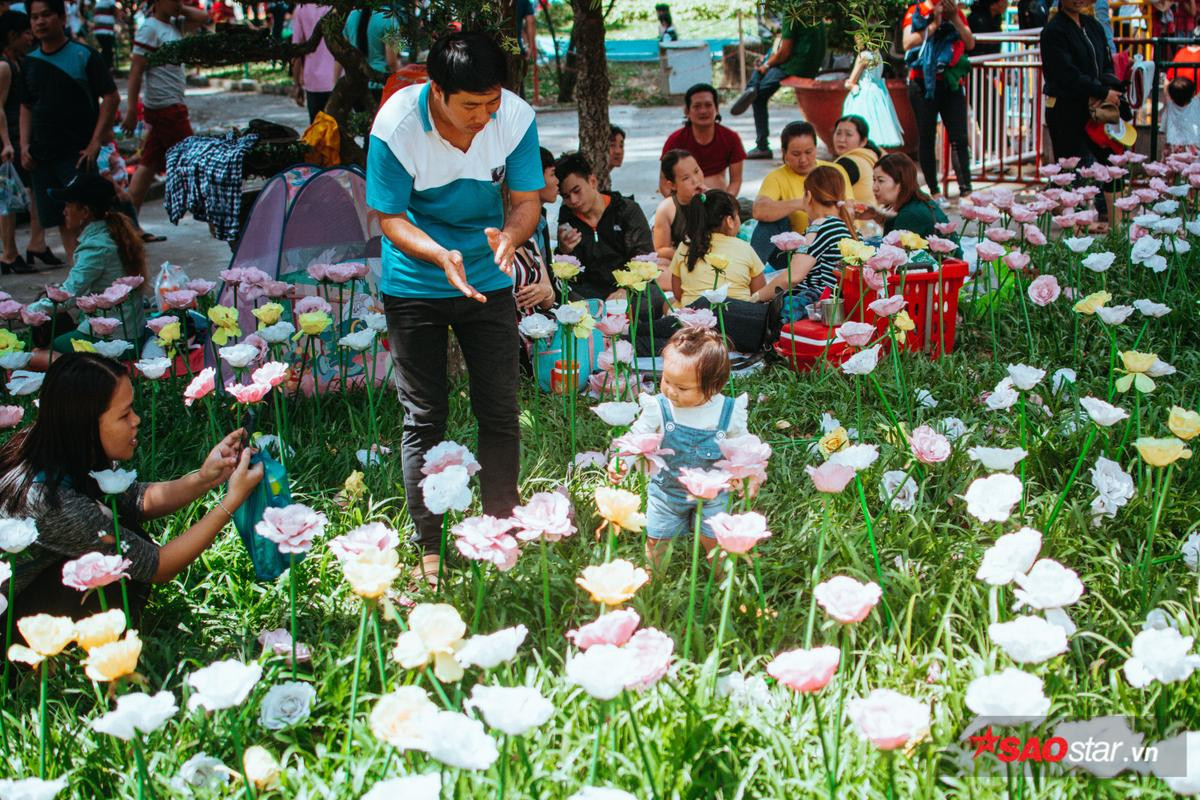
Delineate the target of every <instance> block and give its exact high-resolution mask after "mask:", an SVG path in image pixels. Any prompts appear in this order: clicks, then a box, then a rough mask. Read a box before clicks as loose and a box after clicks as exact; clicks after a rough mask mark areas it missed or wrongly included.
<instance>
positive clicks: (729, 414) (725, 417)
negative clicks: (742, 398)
mask: <svg viewBox="0 0 1200 800" xmlns="http://www.w3.org/2000/svg"><path fill="white" fill-rule="evenodd" d="M733 406H734V400H733V398H732V397H729V396H728V395H727V396H726V397H725V403H724V404H723V405H722V406H721V419H720V420H718V421H717V430H718V431H720V432H721V433H725V432H727V431H728V430H729V423H730V422H732V421H733ZM719 438H724V437H719Z"/></svg>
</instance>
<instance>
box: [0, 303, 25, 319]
mask: <svg viewBox="0 0 1200 800" xmlns="http://www.w3.org/2000/svg"><path fill="white" fill-rule="evenodd" d="M24 310H25V306H23V305H21V304H20V303H18V302H17V301H16V300H2V301H0V317H2V318H4V319H7V320H18V319H20V318H21V312H22V311H24Z"/></svg>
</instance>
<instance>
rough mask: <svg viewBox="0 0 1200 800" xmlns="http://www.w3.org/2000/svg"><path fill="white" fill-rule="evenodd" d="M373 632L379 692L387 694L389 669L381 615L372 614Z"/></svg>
mask: <svg viewBox="0 0 1200 800" xmlns="http://www.w3.org/2000/svg"><path fill="white" fill-rule="evenodd" d="M371 630H372V632H373V633H374V639H375V666H376V668H377V669H378V670H379V691H380V692H386V691H387V687H388V682H387V668H386V667H385V666H384V664H385V663H386V662H385V661H384V659H383V629H382V626H381V625H380V623H379V615H378V614H371Z"/></svg>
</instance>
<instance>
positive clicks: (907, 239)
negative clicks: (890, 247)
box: [900, 231, 929, 250]
mask: <svg viewBox="0 0 1200 800" xmlns="http://www.w3.org/2000/svg"><path fill="white" fill-rule="evenodd" d="M900 246H901V247H903V248H904V249H905V250H924V249H925V248H927V247H929V242H928V241H926V240H925V239H923V238H922V237H920V236H918V235H917V234H915V233H913V232H912V231H901V232H900Z"/></svg>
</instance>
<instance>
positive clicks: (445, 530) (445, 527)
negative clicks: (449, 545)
mask: <svg viewBox="0 0 1200 800" xmlns="http://www.w3.org/2000/svg"><path fill="white" fill-rule="evenodd" d="M449 535H450V512H449V511H447V512H446V513H444V514H442V540H441V542H440V543H439V544H438V579H437V595H438V597H441V596H442V576H444V575H445V574H446V537H447V536H449Z"/></svg>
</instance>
